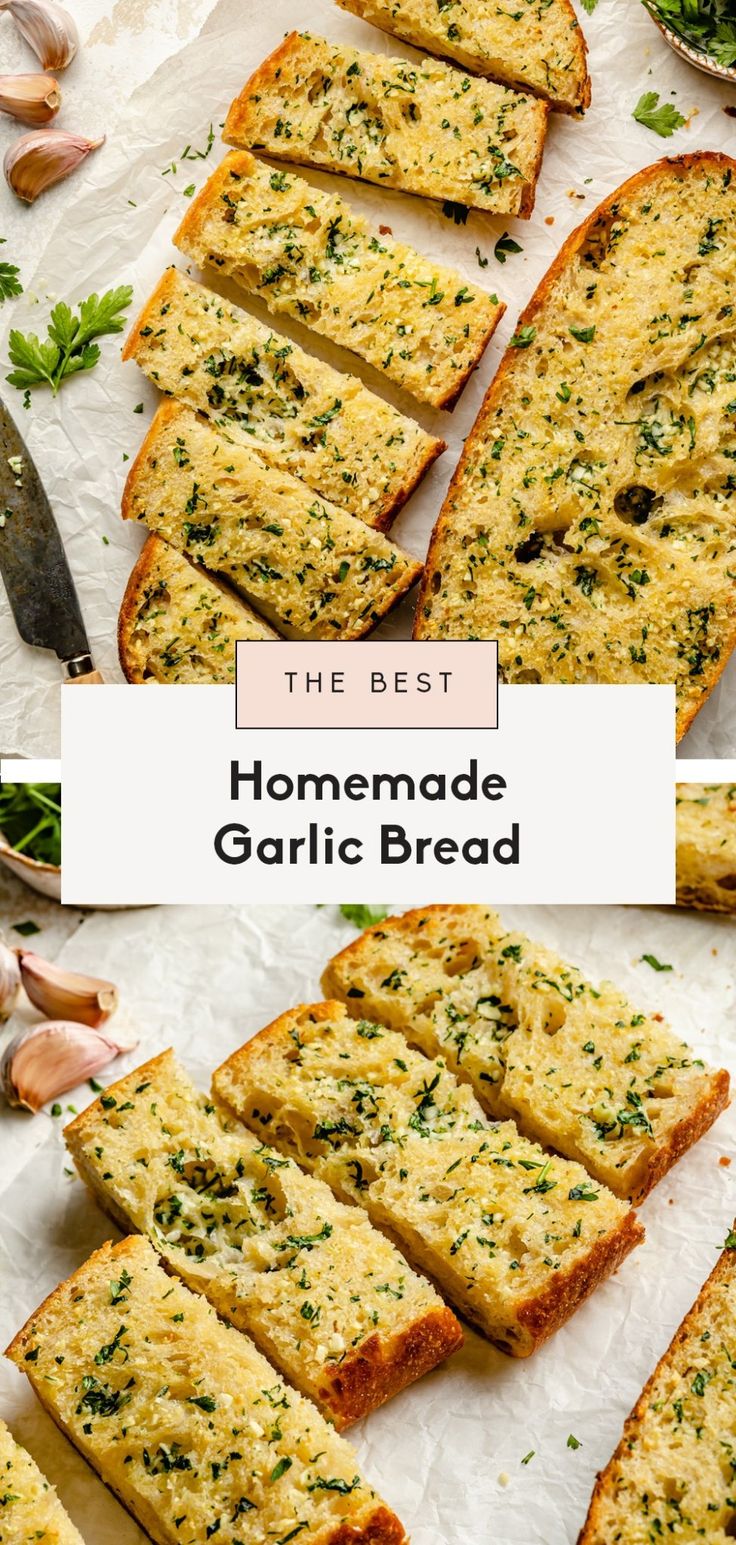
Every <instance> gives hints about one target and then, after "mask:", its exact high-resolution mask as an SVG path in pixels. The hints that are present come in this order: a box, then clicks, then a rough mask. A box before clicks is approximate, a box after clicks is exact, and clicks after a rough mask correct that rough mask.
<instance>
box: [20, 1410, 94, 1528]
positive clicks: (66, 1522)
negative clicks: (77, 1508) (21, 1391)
mask: <svg viewBox="0 0 736 1545" xmlns="http://www.w3.org/2000/svg"><path fill="white" fill-rule="evenodd" d="M39 1540H41V1541H43V1545H84V1541H83V1539H82V1536H81V1534H80V1533H79V1531H78V1529H75V1527H74V1524H73V1523H72V1521H71V1519H70V1518H69V1517H68V1515H67V1513H66V1512H65V1510H64V1508H63V1507H62V1505H61V1503H60V1501H59V1498H58V1497H57V1495H56V1492H55V1491H54V1488H53V1486H51V1485H50V1483H49V1482H48V1481H47V1480H46V1477H45V1475H42V1474H41V1471H40V1470H39V1468H38V1465H37V1464H36V1461H35V1459H32V1458H31V1456H30V1454H28V1453H26V1450H25V1449H24V1448H21V1446H20V1444H19V1443H16V1441H15V1439H14V1437H13V1434H12V1432H10V1430H9V1429H8V1428H7V1427H6V1426H5V1423H4V1422H1V1421H0V1545H37V1541H39Z"/></svg>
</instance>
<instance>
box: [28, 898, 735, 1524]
mask: <svg viewBox="0 0 736 1545" xmlns="http://www.w3.org/2000/svg"><path fill="white" fill-rule="evenodd" d="M503 913H504V917H505V919H506V921H507V922H509V923H510V924H512V925H513V926H520V927H522V928H525V929H527V930H528V931H529V932H530V933H531V934H532V936H535V937H537V938H539V939H541V940H544V941H545V942H546V943H548V944H550V945H552V946H553V947H558V948H559V949H560V950H561V951H562V952H563V953H565V954H567V955H568V956H569V957H570V958H571V959H572V960H574V961H576V962H577V963H578V964H579V965H581V966H582V967H583V968H585V969H586V970H587V971H589V972H590V973H591V975H592V976H593V977H594V978H599V979H600V978H601V977H603V976H606V975H608V976H610V977H612V978H613V979H614V980H615V981H616V982H617V983H618V984H620V986H621V987H622V988H623V989H624V990H625V991H627V992H628V993H629V994H630V995H631V997H632V998H633V1000H634V1001H635V1002H636V1003H638V1004H640V1005H641V1006H642V1007H643V1008H646V1009H649V1010H661V1011H662V1012H663V1013H664V1014H665V1016H666V1017H667V1018H668V1019H669V1020H670V1022H671V1023H672V1024H673V1026H674V1027H675V1028H676V1029H677V1031H678V1032H680V1033H681V1034H682V1036H683V1037H686V1038H687V1039H688V1040H689V1041H690V1043H691V1044H692V1045H693V1047H694V1048H695V1049H696V1050H697V1052H698V1053H699V1054H700V1055H701V1056H704V1057H706V1058H708V1059H710V1060H711V1061H712V1062H714V1063H717V1064H719V1065H726V1066H728V1065H729V1064H731V1066H734V1065H736V1057H735V1056H734V1006H735V1005H734V996H735V990H734V983H735V982H736V928H735V927H734V925H733V924H732V923H731V922H730V921H729V920H728V919H718V918H716V917H712V916H708V915H706V914H702V915H698V914H696V913H688V912H674V911H664V910H656V909H649V910H643V909H639V910H636V909H634V908H617V907H598V908H592V909H589V910H585V909H584V908H579V907H563V908H560V909H558V910H557V911H555V909H553V908H550V907H547V908H542V907H537V908H535V907H517V908H505V909H503ZM27 917H36V918H37V919H38V920H39V921H43V922H44V931H43V933H42V934H41V935H40V937H38V938H37V939H35V940H33V941H32V943H33V944H34V945H35V947H36V948H38V949H39V950H41V951H42V952H43V951H44V950H49V951H53V952H56V951H57V950H58V958H59V959H60V960H61V961H62V962H64V963H66V964H67V965H69V966H73V967H76V968H83V969H85V970H91V971H94V972H95V973H99V974H101V975H104V976H108V977H110V978H112V980H114V981H116V982H117V983H118V984H119V986H120V988H121V993H122V1005H121V1011H120V1012H121V1015H122V1016H124V1018H125V1022H126V1025H127V1024H130V1023H132V1024H134V1025H135V1026H137V1028H138V1031H139V1034H140V1046H139V1049H138V1051H137V1052H136V1053H134V1054H133V1055H132V1056H129V1057H126V1058H125V1059H121V1060H120V1061H119V1062H118V1063H116V1064H115V1067H114V1071H113V1070H110V1071H108V1072H107V1073H105V1074H103V1075H101V1077H102V1079H103V1080H104V1081H112V1079H113V1078H114V1077H115V1076H119V1075H120V1073H121V1072H122V1071H123V1070H124V1069H126V1068H130V1067H132V1066H135V1065H136V1064H137V1063H138V1062H141V1061H143V1060H144V1059H145V1058H147V1057H149V1056H151V1055H153V1054H154V1053H155V1052H157V1051H159V1050H161V1049H162V1048H164V1047H166V1046H170V1045H172V1046H174V1047H175V1048H176V1051H177V1053H178V1054H179V1056H180V1057H181V1059H182V1061H183V1062H184V1063H185V1064H186V1066H187V1067H188V1069H189V1070H190V1072H191V1074H192V1075H193V1077H194V1078H195V1080H196V1081H197V1082H199V1084H200V1085H201V1087H206V1086H207V1083H208V1080H209V1075H210V1073H211V1071H212V1069H213V1068H214V1067H215V1066H216V1064H217V1063H218V1062H220V1061H221V1060H222V1059H223V1058H224V1057H225V1056H227V1055H228V1054H229V1053H230V1052H231V1051H232V1050H234V1048H235V1047H236V1046H238V1045H239V1044H240V1043H241V1042H242V1041H243V1040H244V1039H245V1038H246V1037H247V1036H248V1035H249V1034H251V1033H252V1032H254V1031H255V1030H257V1029H259V1028H260V1027H262V1026H263V1025H265V1024H267V1023H268V1022H269V1021H270V1020H271V1019H272V1018H273V1017H274V1016H275V1015H277V1014H278V1013H280V1012H281V1011H282V1010H283V1009H284V1008H286V1007H287V1006H288V1005H290V1004H294V1003H297V1002H301V1001H312V1000H314V999H316V998H318V997H319V996H320V993H319V976H320V971H321V969H322V967H323V965H324V964H325V962H326V960H327V959H328V957H329V956H330V955H331V954H332V953H334V951H335V950H336V949H338V948H339V947H341V946H342V945H343V944H345V943H347V942H348V941H349V939H350V938H351V937H352V936H353V934H354V930H352V929H351V928H350V927H349V926H348V925H347V924H345V923H344V922H343V921H342V919H341V918H340V916H339V912H338V910H337V908H335V907H324V908H317V907H300V908H289V907H270V908H265V909H260V910H259V909H258V908H255V907H250V908H239V909H228V908H219V907H210V908H197V907H188V908H184V907H182V908H171V907H169V908H164V907H161V908H155V909H150V910H141V911H135V912H121V913H118V914H110V913H107V914H105V913H97V914H96V915H93V916H89V917H87V918H86V920H84V921H83V922H82V923H81V926H80V923H79V917H80V914H78V913H75V912H72V911H71V910H69V911H67V912H60V911H59V910H58V909H57V910H56V911H53V910H52V909H51V908H50V906H49V904H44V903H41V904H40V905H38V906H37V904H36V902H35V900H34V899H33V898H32V897H30V896H29V893H28V892H23V891H22V889H21V887H20V886H19V885H18V884H17V882H14V881H5V880H2V879H0V930H2V929H5V931H8V927H9V924H11V923H13V922H17V921H19V920H22V919H24V918H27ZM47 920H48V921H47ZM8 936H9V937H11V938H12V937H13V936H12V934H8ZM62 938H63V939H64V940H65V942H64V943H63V944H62V945H61V947H60V941H61V939H62ZM644 952H647V953H650V954H653V955H654V956H656V958H657V959H658V960H659V961H660V962H661V963H663V964H671V965H672V967H673V969H672V970H671V971H661V972H655V971H654V970H653V969H652V968H651V967H650V966H649V965H647V964H645V963H643V962H642V961H641V956H642V954H643V953H644ZM6 1033H7V1032H6ZM90 1098H91V1095H90V1093H89V1090H88V1089H87V1087H86V1086H85V1087H84V1088H83V1089H81V1090H79V1091H76V1092H74V1093H73V1094H71V1095H69V1096H66V1097H65V1098H64V1099H63V1102H62V1103H63V1105H64V1108H65V1115H66V1109H67V1106H68V1105H69V1104H73V1105H75V1106H76V1107H77V1108H79V1109H81V1108H82V1107H83V1106H84V1105H85V1104H86V1103H87V1100H88V1099H90ZM66 1119H68V1116H67V1118H66ZM61 1127H62V1122H61V1121H60V1120H56V1121H54V1120H53V1119H52V1118H51V1117H50V1116H48V1115H47V1114H45V1113H41V1114H40V1115H38V1116H35V1117H31V1116H28V1115H25V1114H23V1113H21V1112H16V1113H9V1112H7V1111H6V1110H4V1109H3V1110H2V1112H1V1113H0V1284H1V1290H0V1338H1V1339H2V1345H5V1344H6V1343H7V1340H9V1338H10V1336H11V1335H12V1334H13V1333H14V1332H15V1331H16V1330H17V1329H18V1328H19V1326H20V1325H21V1324H22V1323H23V1322H24V1321H25V1319H26V1317H27V1316H28V1315H29V1314H30V1313H31V1312H32V1311H33V1309H34V1308H35V1307H36V1305H37V1304H38V1303H39V1302H40V1300H41V1299H42V1298H43V1297H44V1295H45V1294H46V1293H48V1292H49V1291H51V1290H52V1289H53V1288H54V1287H55V1286H56V1284H57V1282H58V1281H59V1280H60V1279H61V1278H62V1277H64V1276H65V1275H67V1274H68V1273H69V1272H70V1271H72V1270H74V1269H75V1267H77V1266H78V1265H79V1264H80V1263H81V1262H82V1260H83V1259H84V1258H85V1257H86V1255H87V1254H88V1253H89V1252H90V1251H91V1250H92V1249H94V1248H95V1247H96V1246H97V1245H99V1244H100V1243H101V1241H102V1240H104V1239H106V1238H110V1237H111V1236H112V1235H113V1234H114V1232H115V1231H114V1228H113V1226H112V1225H111V1224H110V1223H109V1222H108V1220H107V1219H106V1218H105V1217H104V1216H103V1214H102V1213H101V1211H100V1210H99V1208H98V1207H97V1206H96V1204H95V1203H94V1202H93V1201H92V1200H91V1198H90V1197H89V1196H88V1195H87V1193H86V1191H85V1188H84V1186H83V1185H82V1183H81V1181H79V1180H78V1179H76V1178H74V1177H73V1176H71V1175H69V1174H68V1173H67V1169H68V1160H67V1157H66V1153H65V1149H64V1145H63V1141H62V1136H61ZM735 1137H736V1116H735V1115H734V1113H726V1114H725V1115H724V1116H722V1117H721V1118H720V1120H719V1121H718V1123H717V1125H716V1127H715V1128H714V1129H713V1130H712V1131H711V1132H710V1133H709V1134H708V1135H707V1136H706V1137H705V1138H704V1139H703V1140H702V1141H701V1142H700V1143H699V1144H698V1145H697V1147H696V1148H695V1149H693V1150H692V1151H691V1152H690V1153H689V1154H687V1155H686V1156H685V1158H684V1159H682V1160H681V1162H680V1163H679V1164H678V1165H677V1166H676V1168H675V1169H674V1171H672V1172H671V1173H670V1175H668V1176H667V1178H666V1179H665V1180H664V1181H663V1182H662V1183H661V1185H660V1186H659V1187H658V1188H657V1190H656V1191H655V1192H654V1193H653V1195H652V1196H651V1197H650V1198H649V1199H648V1201H647V1202H646V1203H645V1205H644V1206H643V1207H642V1209H641V1216H642V1218H643V1221H644V1222H645V1224H646V1229H647V1238H646V1242H645V1243H644V1245H642V1246H641V1247H639V1248H638V1249H637V1250H635V1251H634V1253H633V1255H632V1256H630V1257H629V1259H628V1260H627V1261H626V1262H625V1264H624V1265H623V1267H622V1268H621V1269H620V1270H619V1272H618V1273H617V1274H616V1276H615V1277H614V1278H613V1279H611V1280H610V1281H608V1282H606V1283H605V1284H604V1285H603V1286H602V1287H601V1288H599V1289H598V1291H597V1292H596V1293H595V1294H594V1296H593V1297H592V1298H591V1299H590V1300H589V1301H588V1302H587V1304H585V1305H584V1306H583V1307H582V1308H581V1309H580V1310H579V1311H578V1313H577V1314H576V1315H575V1316H574V1317H573V1319H572V1320H571V1321H570V1322H569V1324H568V1325H567V1326H565V1328H564V1329H563V1330H561V1331H559V1332H558V1334H557V1335H556V1336H554V1338H553V1339H552V1341H551V1342H548V1343H547V1345H546V1346H545V1347H543V1348H542V1349H541V1350H540V1351H538V1352H537V1353H536V1354H535V1355H534V1356H533V1357H532V1358H531V1359H530V1360H528V1361H524V1362H516V1361H513V1360H512V1359H509V1358H506V1357H504V1356H502V1355H501V1354H500V1353H498V1352H495V1351H494V1350H493V1349H492V1348H491V1347H490V1346H489V1345H488V1344H487V1343H486V1342H484V1341H483V1340H481V1338H480V1337H478V1336H476V1335H475V1334H473V1333H472V1332H471V1331H468V1333H467V1337H466V1342H465V1346H464V1348H463V1349H462V1351H461V1352H460V1353H459V1354H457V1355H456V1356H455V1357H454V1358H452V1359H451V1360H450V1361H449V1362H448V1363H446V1364H445V1365H444V1366H443V1367H442V1368H440V1369H437V1370H436V1371H435V1372H434V1373H432V1374H431V1375H430V1376H429V1377H427V1378H425V1379H423V1380H422V1381H421V1382H420V1383H419V1384H418V1385H415V1386H414V1387H413V1388H411V1389H409V1390H407V1391H405V1392H404V1393H403V1394H402V1395H400V1396H399V1397H397V1398H396V1399H395V1400H393V1401H391V1402H390V1403H389V1405H388V1406H386V1407H384V1408H383V1409H382V1410H380V1411H377V1412H375V1413H374V1414H373V1415H372V1416H370V1417H368V1418H367V1419H366V1420H365V1421H363V1422H362V1423H361V1424H360V1425H359V1426H358V1427H356V1428H354V1429H353V1432H352V1440H353V1441H354V1443H355V1444H356V1446H357V1449H358V1452H359V1455H360V1461H361V1464H362V1466H363V1469H364V1471H365V1472H366V1474H367V1475H368V1476H369V1477H370V1479H371V1480H372V1482H373V1483H374V1485H375V1486H376V1487H377V1489H378V1490H379V1491H380V1492H381V1493H382V1494H383V1496H384V1497H385V1498H386V1499H387V1500H388V1501H389V1502H390V1503H391V1504H392V1506H393V1507H394V1508H395V1509H396V1511H397V1512H398V1514H399V1516H400V1517H401V1519H402V1520H403V1522H404V1523H405V1525H406V1527H407V1529H408V1531H409V1533H410V1534H411V1538H412V1540H413V1542H414V1545H469V1542H471V1541H472V1542H473V1545H574V1542H575V1541H576V1539H577V1534H578V1530H579V1529H580V1527H581V1525H582V1523H583V1520H584V1517H585V1513H586V1509H587V1506H588V1501H589V1497H590V1492H591V1488H592V1485H593V1480H594V1477H595V1472H596V1470H597V1469H598V1468H599V1467H600V1466H601V1465H603V1464H605V1462H606V1461H607V1459H608V1458H609V1456H610V1454H611V1452H612V1450H613V1448H614V1447H615V1445H616V1443H617V1442H618V1438H619V1435H620V1431H621V1426H622V1422H623V1419H624V1416H625V1415H626V1414H627V1412H628V1411H629V1409H630V1408H631V1406H632V1405H633V1403H634V1401H635V1399H636V1397H637V1395H638V1393H639V1390H640V1388H641V1386H642V1384H643V1383H644V1381H645V1380H646V1378H647V1377H648V1375H649V1373H650V1372H651V1370H652V1368H653V1366H654V1364H655V1362H656V1360H657V1358H658V1357H659V1356H660V1355H661V1353H662V1352H663V1351H664V1349H665V1347H666V1346H667V1344H668V1342H669V1340H670V1337H671V1336H672V1333H673V1331H674V1330H675V1328H676V1326H677V1325H678V1323H679V1321H680V1319H681V1318H682V1315H683V1314H684V1313H685V1311H686V1310H687V1308H688V1307H689V1306H690V1304H691V1303H692V1302H693V1300H694V1299H695V1296H696V1294H697V1292H698V1290H699V1288H700V1285H701V1283H702V1281H703V1280H704V1278H705V1277H706V1275H707V1273H708V1272H709V1270H710V1268H711V1267H712V1265H713V1264H714V1262H715V1260H716V1257H717V1255H718V1250H719V1246H720V1245H721V1244H722V1243H723V1240H724V1239H725V1236H726V1233H727V1230H728V1228H729V1227H730V1224H731V1220H732V1217H733V1214H734V1211H735V1210H736V1207H735V1205H734V1196H733V1191H734V1185H733V1178H732V1177H733V1174H734V1171H733V1170H729V1169H728V1168H726V1167H723V1166H722V1165H721V1164H720V1163H719V1160H720V1159H721V1158H722V1157H728V1156H732V1155H733V1154H734V1138H735ZM0 1415H2V1416H3V1417H4V1418H6V1419H9V1420H10V1421H11V1423H12V1424H13V1426H14V1428H15V1430H16V1432H17V1434H18V1436H19V1437H20V1438H21V1439H22V1440H24V1441H25V1442H26V1443H27V1444H28V1446H29V1448H30V1449H31V1450H32V1452H33V1454H34V1455H35V1457H36V1458H37V1459H38V1460H39V1462H40V1463H41V1464H42V1466H43V1468H44V1469H45V1470H46V1472H47V1473H48V1475H49V1476H50V1477H51V1478H52V1480H53V1481H54V1482H55V1483H56V1484H57V1485H58V1486H59V1489H60V1492H61V1495H62V1497H63V1499H64V1501H65V1503H66V1504H67V1506H68V1507H69V1509H70V1511H71V1513H72V1515H73V1517H74V1520H75V1522H76V1523H77V1525H78V1527H79V1528H80V1530H81V1533H82V1535H83V1537H84V1538H85V1539H86V1540H87V1541H88V1542H89V1545H92V1542H94V1545H143V1540H144V1536H143V1535H142V1534H140V1532H139V1531H138V1529H137V1528H136V1526H135V1525H134V1524H133V1523H132V1522H131V1521H130V1519H129V1518H128V1517H127V1515H126V1514H125V1513H124V1512H123V1511H122V1509H121V1508H120V1507H119V1506H118V1504H117V1503H116V1502H115V1501H114V1500H113V1498H112V1497H111V1496H109V1495H108V1494H107V1493H106V1491H105V1489H104V1488H103V1486H102V1485H101V1483H100V1482H99V1481H98V1480H97V1479H96V1478H95V1477H94V1476H93V1475H92V1474H91V1473H90V1472H89V1471H88V1470H87V1469H86V1468H85V1466H84V1464H83V1463H82V1461H81V1460H80V1459H79V1458H78V1456H77V1455H76V1453H75V1451H74V1450H73V1449H72V1448H71V1446H70V1445H69V1444H68V1443H67V1442H66V1440H65V1439H64V1438H63V1437H61V1436H60V1435H59V1434H58V1433H57V1432H56V1431H55V1429H54V1428H53V1426H52V1424H51V1422H50V1421H49V1419H48V1418H47V1417H46V1416H45V1415H44V1414H43V1412H42V1410H41V1408H40V1407H39V1406H38V1404H37V1402H36V1400H35V1397H34V1396H33V1395H32V1393H31V1391H30V1388H29V1387H28V1385H27V1383H26V1381H25V1379H24V1378H23V1376H22V1375H21V1374H19V1373H18V1372H17V1371H16V1370H15V1369H14V1368H13V1367H12V1366H11V1365H10V1364H9V1363H7V1362H5V1363H2V1362H0ZM570 1435H572V1436H573V1437H574V1438H576V1439H577V1440H578V1441H579V1442H580V1443H581V1444H582V1447H580V1448H577V1449H575V1448H569V1447H568V1446H567V1440H568V1437H569V1436H570ZM532 1451H533V1457H532V1458H530V1459H529V1460H528V1462H527V1463H526V1464H524V1463H523V1462H522V1461H523V1460H524V1459H525V1456H528V1455H530V1454H531V1453H532Z"/></svg>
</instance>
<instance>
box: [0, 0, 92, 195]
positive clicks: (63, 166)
mask: <svg viewBox="0 0 736 1545" xmlns="http://www.w3.org/2000/svg"><path fill="white" fill-rule="evenodd" d="M1 4H2V0H0V5H1ZM104 143H105V136H104V134H103V136H102V139H85V137H84V135H83V134H67V133H65V131H64V130H63V129H39V131H38V133H37V134H24V135H22V136H21V138H20V139H18V140H16V142H15V144H14V145H11V146H10V149H9V150H7V151H6V153H5V161H4V162H3V170H4V172H5V177H6V180H7V182H8V183H9V185H10V187H11V188H12V190H13V192H14V193H17V195H18V198H22V199H24V200H25V202H26V203H27V204H32V203H34V201H35V200H36V199H37V198H38V196H39V194H40V193H44V192H45V190H46V189H47V188H50V187H52V186H53V184H54V183H55V182H61V180H62V178H63V177H68V176H69V174H70V172H73V171H74V170H75V168H76V167H77V166H79V163H80V161H83V160H84V158H85V156H88V155H89V153H90V151H91V150H97V149H98V148H99V146H100V145H104Z"/></svg>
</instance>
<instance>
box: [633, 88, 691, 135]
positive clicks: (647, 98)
mask: <svg viewBox="0 0 736 1545" xmlns="http://www.w3.org/2000/svg"><path fill="white" fill-rule="evenodd" d="M633 117H634V118H635V119H636V121H637V123H641V124H643V125H644V128H645V129H653V130H654V133H655V134H658V135H659V136H660V139H669V137H670V135H671V134H674V132H675V129H681V128H682V125H683V124H684V122H685V119H684V118H683V116H682V113H678V111H677V108H676V107H673V106H672V103H671V102H663V103H662V105H661V107H660V106H659V92H658V91H645V92H644V93H643V95H642V96H640V98H639V100H638V102H637V104H636V107H635V108H634V112H633Z"/></svg>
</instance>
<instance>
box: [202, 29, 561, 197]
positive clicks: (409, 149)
mask: <svg viewBox="0 0 736 1545" xmlns="http://www.w3.org/2000/svg"><path fill="white" fill-rule="evenodd" d="M547 114H548V108H547V105H546V103H544V102H540V101H539V100H538V99H537V98H535V97H533V96H522V95H521V94H520V93H519V92H517V91H511V90H509V88H508V87H507V86H499V85H497V84H496V83H495V82H493V81H488V80H481V79H478V78H477V77H470V76H468V75H466V74H465V73H464V71H462V70H458V69H456V68H454V66H452V65H448V64H443V63H441V62H440V60H438V59H422V61H421V62H420V63H419V64H415V63H412V62H411V61H410V60H408V59H400V58H389V57H388V55H386V54H371V53H367V52H366V51H365V49H358V48H353V47H351V46H350V45H349V44H345V43H329V42H328V41H327V39H326V38H321V37H314V36H313V35H312V34H311V33H309V32H292V33H290V34H289V36H288V37H287V38H286V39H285V40H284V42H283V43H280V44H279V46H278V48H276V49H275V50H274V52H273V53H272V54H270V55H269V57H268V59H266V60H264V63H263V64H262V65H260V66H259V68H258V69H257V70H256V72H255V74H254V75H252V76H251V78H250V80H249V81H247V82H246V84H245V86H244V87H243V90H242V91H241V93H240V95H239V96H238V97H236V99H235V101H234V102H233V104H232V106H231V108H230V111H229V113H228V115H227V120H226V123H225V130H224V138H225V140H226V142H227V144H229V145H235V146H237V147H238V148H239V149H240V150H258V151H262V152H263V153H264V154H265V155H267V156H272V157H273V158H274V159H277V160H284V161H298V162H299V163H300V164H301V165H302V166H313V167H315V168H316V169H317V170H322V171H327V172H342V173H344V175H345V176H346V177H360V178H363V179H364V180H365V181H366V182H377V183H379V184H380V185H381V186H383V187H386V188H398V189H400V190H402V191H403V192H404V193H417V194H420V195H423V196H424V197H426V198H436V199H443V200H444V199H449V200H450V201H451V202H454V203H458V204H465V205H467V206H468V207H470V208H472V209H486V210H490V211H491V212H493V213H496V214H508V215H521V216H522V217H523V218H528V217H529V215H530V214H531V212H532V209H533V208H534V192H535V188H536V183H537V177H538V176H539V168H540V166H541V163H542V152H543V150H544V136H545V133H546V129H547Z"/></svg>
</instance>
